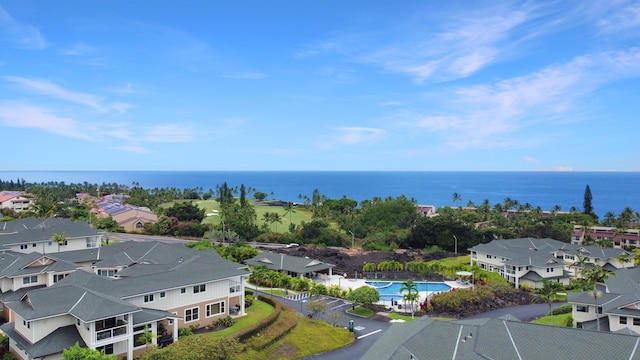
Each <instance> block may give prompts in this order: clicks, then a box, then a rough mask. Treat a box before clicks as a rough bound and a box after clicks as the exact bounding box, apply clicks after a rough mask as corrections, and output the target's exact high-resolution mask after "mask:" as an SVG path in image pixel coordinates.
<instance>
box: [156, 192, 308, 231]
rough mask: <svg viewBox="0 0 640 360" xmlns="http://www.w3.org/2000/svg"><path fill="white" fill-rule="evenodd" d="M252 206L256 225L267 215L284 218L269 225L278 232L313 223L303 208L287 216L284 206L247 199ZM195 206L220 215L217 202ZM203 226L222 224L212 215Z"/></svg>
mask: <svg viewBox="0 0 640 360" xmlns="http://www.w3.org/2000/svg"><path fill="white" fill-rule="evenodd" d="M247 201H249V202H250V203H251V204H254V208H255V210H256V217H257V222H256V225H258V226H261V225H262V224H263V223H264V221H263V220H262V217H263V215H264V214H265V213H267V212H269V213H273V212H275V213H278V214H280V217H281V218H282V224H280V223H277V224H276V223H274V224H269V228H270V229H271V230H272V231H274V232H276V230H277V232H280V233H283V232H287V231H289V230H288V229H289V224H290V223H294V224H296V225H299V224H302V222H303V221H306V222H308V221H311V212H310V211H308V210H306V209H304V208H302V207H301V206H297V207H295V208H294V212H292V213H291V214H287V213H286V211H285V210H284V207H282V206H267V205H256V204H255V199H247ZM193 204H194V205H198V207H199V208H201V209H205V214H220V204H219V203H218V201H217V200H211V199H210V200H196V201H194V202H193ZM171 205H173V203H168V204H163V206H165V207H168V206H171ZM285 214H286V215H285ZM202 223H203V224H214V225H218V224H220V223H221V220H220V216H219V215H211V216H205V218H204V220H203V221H202Z"/></svg>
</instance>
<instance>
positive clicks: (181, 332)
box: [178, 328, 193, 338]
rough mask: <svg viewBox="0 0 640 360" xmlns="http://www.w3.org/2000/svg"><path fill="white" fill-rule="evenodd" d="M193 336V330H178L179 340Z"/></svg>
mask: <svg viewBox="0 0 640 360" xmlns="http://www.w3.org/2000/svg"><path fill="white" fill-rule="evenodd" d="M190 335H193V330H191V329H187V328H179V329H178V338H181V337H187V336H190Z"/></svg>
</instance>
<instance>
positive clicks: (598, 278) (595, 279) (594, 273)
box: [583, 265, 616, 331]
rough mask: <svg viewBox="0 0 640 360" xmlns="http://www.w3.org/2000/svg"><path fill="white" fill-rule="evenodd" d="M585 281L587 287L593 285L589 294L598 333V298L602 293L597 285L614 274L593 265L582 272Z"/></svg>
mask: <svg viewBox="0 0 640 360" xmlns="http://www.w3.org/2000/svg"><path fill="white" fill-rule="evenodd" d="M583 275H584V278H585V280H587V283H588V284H589V285H593V290H592V291H590V292H589V294H590V295H591V296H593V299H594V301H595V307H596V329H597V330H598V331H600V312H599V311H598V298H599V297H600V296H602V292H601V291H600V290H598V286H597V284H598V283H603V282H604V281H605V280H607V279H608V278H610V277H612V276H616V274H615V273H612V272H609V271H607V270H605V269H604V268H603V267H601V266H599V265H595V266H594V267H592V268H591V269H589V270H583Z"/></svg>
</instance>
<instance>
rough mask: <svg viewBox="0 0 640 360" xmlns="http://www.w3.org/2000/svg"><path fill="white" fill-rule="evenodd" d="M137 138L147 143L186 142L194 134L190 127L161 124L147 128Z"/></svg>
mask: <svg viewBox="0 0 640 360" xmlns="http://www.w3.org/2000/svg"><path fill="white" fill-rule="evenodd" d="M139 136H140V137H141V138H142V139H143V140H144V141H148V142H188V141H191V140H192V139H193V137H194V134H193V131H192V130H191V128H190V127H188V126H184V125H182V124H162V125H155V126H151V127H149V129H148V130H144V131H142V132H141V134H139Z"/></svg>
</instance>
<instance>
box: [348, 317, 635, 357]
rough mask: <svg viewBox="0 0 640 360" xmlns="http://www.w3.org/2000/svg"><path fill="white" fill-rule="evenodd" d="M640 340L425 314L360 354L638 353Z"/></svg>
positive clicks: (389, 332) (398, 326)
mask: <svg viewBox="0 0 640 360" xmlns="http://www.w3.org/2000/svg"><path fill="white" fill-rule="evenodd" d="M414 323H415V324H414ZM465 336H466V339H465ZM463 340H464V341H463ZM639 343H640V339H639V338H638V337H636V336H630V335H625V334H613V333H602V332H594V331H588V330H582V329H573V328H567V327H556V326H547V325H537V324H531V323H522V322H516V321H507V320H500V319H486V320H485V321H484V322H475V323H469V322H465V321H437V320H431V319H429V318H426V317H425V318H421V319H419V320H416V321H413V322H411V323H404V324H402V323H399V324H394V325H392V326H391V327H390V328H389V329H388V330H387V331H386V332H385V334H384V335H383V336H382V337H381V338H380V339H379V340H378V341H377V342H376V343H375V344H374V345H373V346H371V348H369V350H368V351H367V352H366V353H365V354H364V355H363V357H362V358H361V359H363V360H377V359H380V360H382V359H404V360H406V359H409V358H410V355H411V354H413V355H414V356H415V357H416V358H417V359H495V360H501V359H504V360H512V359H518V358H520V359H535V360H537V359H557V358H559V356H561V358H562V359H568V360H571V359H580V360H583V359H640V347H638V344H639Z"/></svg>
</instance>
